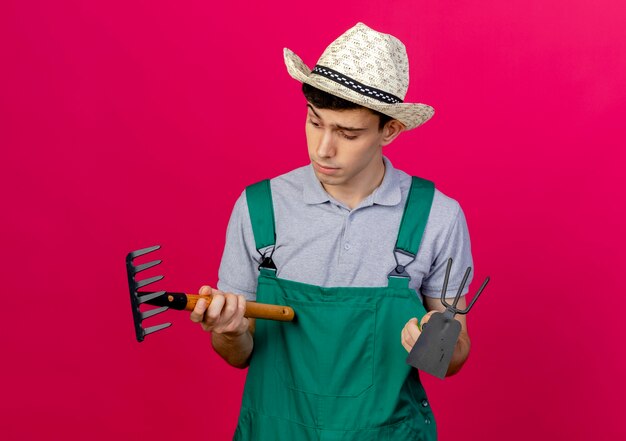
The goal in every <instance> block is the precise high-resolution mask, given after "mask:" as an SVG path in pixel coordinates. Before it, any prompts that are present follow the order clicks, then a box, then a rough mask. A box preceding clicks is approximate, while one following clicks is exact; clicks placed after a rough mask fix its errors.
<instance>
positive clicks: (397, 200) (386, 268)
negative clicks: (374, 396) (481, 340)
mask: <svg viewBox="0 0 626 441" xmlns="http://www.w3.org/2000/svg"><path fill="white" fill-rule="evenodd" d="M383 160H384V163H385V176H384V178H383V181H382V183H381V184H380V186H379V187H378V188H377V189H376V190H374V192H373V193H372V194H370V195H369V196H368V197H367V198H365V199H364V200H363V201H362V202H361V204H360V205H359V206H358V207H356V208H354V209H352V210H350V209H349V208H348V207H346V206H345V205H344V204H342V203H341V202H339V201H336V200H335V199H333V198H332V197H331V196H330V195H329V194H328V193H327V192H326V191H325V190H324V188H323V187H322V185H321V183H320V182H319V180H318V179H317V177H316V176H315V173H314V171H313V168H312V166H311V165H307V166H304V167H300V168H297V169H295V170H293V171H291V172H289V173H286V174H284V175H281V176H278V177H276V178H274V179H272V180H271V181H270V183H271V189H272V197H273V202H274V216H275V220H276V245H275V249H274V254H273V260H274V263H275V264H276V268H277V273H276V275H277V277H280V278H282V279H288V280H293V281H296V282H302V283H308V284H312V285H317V286H324V287H331V286H351V287H371V286H387V275H388V274H389V272H390V271H391V270H392V269H393V268H395V266H396V262H395V259H394V253H393V249H394V246H395V243H396V238H397V235H398V228H399V225H400V220H401V219H402V214H403V211H404V205H405V202H406V199H407V196H408V191H409V188H410V185H411V176H409V175H408V174H406V173H405V172H403V171H401V170H397V169H395V168H394V167H393V165H392V164H391V162H390V161H389V160H388V159H387V158H386V157H384V158H383ZM263 251H265V250H261V252H263ZM448 257H452V259H453V260H454V263H453V265H452V272H451V275H450V280H449V282H448V290H447V297H454V295H455V294H456V291H457V289H458V287H459V285H460V283H461V280H462V278H463V274H464V272H465V269H466V268H467V267H468V266H473V265H472V254H471V249H470V238H469V233H468V230H467V224H466V221H465V216H464V215H463V211H462V210H461V207H460V206H459V204H458V202H456V201H455V200H454V199H451V198H449V197H447V196H445V195H444V194H443V193H441V192H440V191H439V190H435V196H434V199H433V204H432V208H431V211H430V216H429V218H428V223H427V224H426V230H425V231H424V236H423V238H422V243H421V246H420V249H419V252H418V254H417V258H416V259H415V261H414V262H412V263H410V264H409V265H408V266H407V267H406V270H407V272H408V273H409V275H410V276H411V282H410V285H409V286H410V287H411V288H413V289H415V290H416V292H417V293H418V295H420V296H423V295H426V296H428V297H440V296H441V289H442V286H443V278H444V274H445V270H446V264H447V259H448ZM400 259H401V262H400V263H402V264H406V263H407V257H406V256H403V255H400ZM260 263H261V253H260V252H259V251H258V250H257V249H256V248H255V244H254V236H253V233H252V226H251V224H250V215H249V213H248V205H247V202H246V195H245V191H244V192H243V193H242V194H241V196H240V197H239V199H238V200H237V202H236V203H235V207H234V209H233V213H232V215H231V218H230V221H229V224H228V229H227V231H226V246H225V248H224V255H223V257H222V262H221V265H220V269H219V282H218V284H217V286H218V288H219V289H221V290H223V291H226V292H233V293H237V294H243V295H245V296H246V298H247V299H249V300H254V299H255V298H256V295H255V292H256V287H257V277H258V275H259V270H258V266H259V264H260ZM470 281H471V277H470V280H468V283H467V284H466V287H465V290H464V293H463V294H465V293H466V292H467V291H468V287H469V282H470ZM420 298H421V297H420Z"/></svg>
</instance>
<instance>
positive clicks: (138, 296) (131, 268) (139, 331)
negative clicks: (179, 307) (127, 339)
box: [126, 245, 171, 342]
mask: <svg viewBox="0 0 626 441" xmlns="http://www.w3.org/2000/svg"><path fill="white" fill-rule="evenodd" d="M159 248H161V246H160V245H155V246H153V247H148V248H143V249H141V250H137V251H132V252H130V253H128V255H127V256H126V273H127V275H128V290H129V291H130V305H131V309H132V312H133V322H134V324H135V336H136V337H137V341H139V342H141V341H143V339H144V337H145V336H146V335H148V334H151V333H153V332H156V331H160V330H161V329H164V328H167V327H168V326H170V325H171V323H163V324H161V325H155V326H151V327H149V328H147V329H144V328H143V326H142V321H143V320H144V319H147V318H149V317H152V316H154V315H157V314H160V313H162V312H164V311H166V310H167V309H168V308H167V306H164V307H161V308H155V309H151V310H148V311H145V312H141V311H140V310H139V305H140V304H142V303H145V302H148V301H151V300H154V299H156V298H158V297H161V296H164V295H166V292H165V291H159V292H155V293H150V294H142V293H141V292H139V291H138V290H139V288H143V287H144V286H146V285H150V284H151V283H155V282H158V281H159V280H161V279H162V278H163V276H155V277H150V278H149V279H144V280H141V281H137V280H136V279H135V276H136V275H137V273H139V272H141V271H144V270H147V269H148V268H152V267H154V266H156V265H158V264H160V263H161V261H160V260H154V261H152V262H148V263H144V264H141V265H134V263H133V261H134V259H135V258H136V257H139V256H143V255H144V254H148V253H151V252H153V251H156V250H158V249H159Z"/></svg>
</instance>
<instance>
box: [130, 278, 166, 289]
mask: <svg viewBox="0 0 626 441" xmlns="http://www.w3.org/2000/svg"><path fill="white" fill-rule="evenodd" d="M162 278H163V276H154V277H150V278H149V279H145V280H142V281H140V282H137V287H136V289H139V288H143V287H144V286H146V285H150V284H151V283H154V282H158V281H159V280H161V279H162Z"/></svg>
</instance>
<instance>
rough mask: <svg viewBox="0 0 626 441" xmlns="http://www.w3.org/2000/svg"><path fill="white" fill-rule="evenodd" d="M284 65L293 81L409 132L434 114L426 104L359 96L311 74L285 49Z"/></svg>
mask: <svg viewBox="0 0 626 441" xmlns="http://www.w3.org/2000/svg"><path fill="white" fill-rule="evenodd" d="M283 53H284V57H285V65H286V66H287V72H289V75H291V77H292V78H293V79H295V80H298V81H300V82H301V83H306V84H310V85H311V86H313V87H316V88H318V89H321V90H323V91H324V92H328V93H331V94H333V95H335V96H338V97H340V98H343V99H345V100H348V101H350V102H353V103H355V104H358V105H360V106H363V107H367V108H369V109H373V110H376V111H378V112H380V113H384V114H385V115H388V116H390V117H392V118H394V119H397V120H398V121H400V122H401V123H402V124H403V125H404V126H405V129H406V130H411V129H414V128H416V127H419V126H421V125H422V124H424V123H425V122H426V121H428V120H429V119H430V118H432V116H433V114H434V113H435V109H433V108H432V107H431V106H429V105H427V104H421V103H399V104H387V103H382V102H380V101H378V100H376V99H374V98H370V97H367V96H364V95H361V94H360V93H358V92H357V91H355V90H352V89H350V88H348V87H345V86H343V85H341V84H339V83H337V82H335V81H332V80H330V79H328V78H326V77H323V76H321V75H317V74H311V69H309V67H308V66H307V65H306V64H304V62H303V61H302V59H301V58H300V57H299V56H297V55H296V54H295V53H294V52H293V51H291V50H289V49H287V48H285V49H284V51H283Z"/></svg>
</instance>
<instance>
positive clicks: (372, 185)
mask: <svg viewBox="0 0 626 441" xmlns="http://www.w3.org/2000/svg"><path fill="white" fill-rule="evenodd" d="M384 177H385V163H384V162H383V159H382V157H381V158H380V162H376V164H374V167H372V170H371V171H370V172H369V173H365V176H362V177H360V179H355V180H353V181H352V182H349V183H346V184H344V185H329V184H324V183H322V186H323V187H324V190H326V192H327V193H328V194H329V195H331V196H332V197H333V198H334V199H335V200H337V201H339V202H341V203H342V204H344V205H346V206H347V207H348V208H349V209H350V210H353V209H355V208H356V207H358V206H359V204H360V203H361V202H362V201H363V200H364V199H365V198H366V197H368V196H369V195H370V194H372V193H373V192H374V190H376V189H377V188H378V187H379V186H380V184H381V183H382V182H383V178H384Z"/></svg>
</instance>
